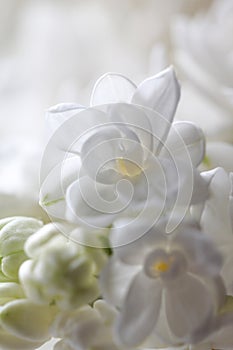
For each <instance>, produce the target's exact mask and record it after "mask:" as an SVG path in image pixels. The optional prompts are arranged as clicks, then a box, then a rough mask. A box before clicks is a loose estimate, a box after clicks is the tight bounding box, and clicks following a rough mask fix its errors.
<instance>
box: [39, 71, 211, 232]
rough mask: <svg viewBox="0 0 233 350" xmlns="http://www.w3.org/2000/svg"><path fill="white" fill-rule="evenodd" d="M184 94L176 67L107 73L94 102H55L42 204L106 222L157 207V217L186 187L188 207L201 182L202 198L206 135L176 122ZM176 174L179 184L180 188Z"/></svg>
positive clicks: (80, 219) (95, 223)
mask: <svg viewBox="0 0 233 350" xmlns="http://www.w3.org/2000/svg"><path fill="white" fill-rule="evenodd" d="M179 96H180V89H179V84H178V82H177V79H176V76H175V74H174V71H173V69H172V68H168V69H166V70H164V71H163V72H161V73H159V74H158V75H156V76H154V77H152V78H149V79H146V80H145V81H143V82H142V83H141V84H140V85H139V86H138V87H136V86H135V84H134V83H132V82H131V81H130V80H129V79H127V78H125V77H123V76H121V75H117V74H108V75H105V76H103V77H102V78H100V79H99V81H98V82H97V84H96V86H95V88H94V91H93V94H92V98H91V108H87V109H83V108H81V107H80V106H78V105H70V104H69V105H64V106H58V107H56V108H55V109H52V110H50V112H49V114H48V120H49V122H50V125H54V129H55V130H56V131H55V133H54V135H53V136H52V139H51V142H50V144H49V146H48V148H47V149H46V151H45V155H44V160H43V163H42V179H44V182H43V184H42V188H41V204H42V206H43V207H44V208H45V209H46V211H47V212H48V213H49V214H50V215H51V216H52V217H58V218H61V219H64V218H65V219H67V218H68V219H69V220H70V221H72V222H74V223H79V224H80V223H81V224H82V225H87V226H91V227H92V228H93V227H97V228H104V227H107V226H109V225H111V224H112V222H113V221H114V220H115V219H116V218H117V217H119V214H120V215H121V216H122V215H124V214H126V213H127V215H128V216H133V217H134V218H135V217H136V216H138V215H139V213H142V215H144V214H145V213H146V215H148V216H150V215H152V214H151V212H152V208H153V220H155V218H157V217H158V216H159V215H160V214H161V211H162V210H163V205H164V202H165V201H166V200H168V201H170V202H173V204H174V203H175V200H174V198H175V197H177V196H178V192H179V194H180V195H181V196H182V195H183V196H184V197H185V194H186V198H185V199H182V200H183V202H185V203H183V205H184V207H188V206H189V204H190V202H192V200H193V198H192V195H193V192H195V191H196V190H197V188H198V186H195V183H196V182H198V183H199V185H200V186H199V187H201V188H202V190H200V189H199V196H196V199H197V197H199V198H198V200H199V201H202V200H203V198H205V196H206V192H205V190H204V185H203V184H202V185H201V182H202V181H201V179H200V178H199V177H198V173H197V172H196V171H195V170H194V169H193V167H194V168H195V167H196V166H197V165H198V164H199V163H200V162H201V161H202V159H203V156H204V150H205V142H204V136H203V133H202V132H201V131H200V129H199V128H197V127H196V126H195V125H193V124H191V123H185V122H183V123H176V124H174V126H173V127H171V123H172V120H173V117H174V113H175V111H176V107H177V104H178V101H179ZM59 124H60V127H59V126H58V125H59ZM56 149H57V153H55V156H54V159H55V160H54V162H51V154H53V153H52V152H55V151H54V150H56ZM58 149H60V154H59V151H58ZM65 153H66V158H65V159H64V155H65ZM67 155H68V156H67ZM59 157H60V159H61V161H60V163H59V162H58V159H59ZM193 178H194V191H193ZM177 182H178V183H179V186H180V188H182V191H179V189H177V186H176V188H175V186H174V183H177ZM166 191H167V193H166ZM166 196H167V197H166ZM171 197H172V198H171ZM196 199H195V200H194V201H196ZM182 200H181V202H182ZM178 202H179V200H178ZM166 205H168V206H169V205H170V206H172V204H171V203H166ZM143 210H144V212H143ZM65 213H66V215H65Z"/></svg>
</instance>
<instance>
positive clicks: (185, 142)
mask: <svg viewBox="0 0 233 350" xmlns="http://www.w3.org/2000/svg"><path fill="white" fill-rule="evenodd" d="M184 152H185V154H184ZM161 153H162V155H163V156H164V157H166V156H169V155H170V156H173V157H175V158H180V159H182V158H183V157H184V156H185V157H187V156H186V154H189V155H190V159H191V161H192V164H193V166H195V167H196V166H198V165H199V164H200V163H201V162H202V160H203V157H204V154H205V137H204V134H203V132H202V130H201V129H200V128H198V127H197V126H195V125H194V124H193V123H191V122H175V123H174V124H172V127H171V129H170V133H169V135H168V138H167V140H166V144H165V147H164V148H163V150H162V152H161Z"/></svg>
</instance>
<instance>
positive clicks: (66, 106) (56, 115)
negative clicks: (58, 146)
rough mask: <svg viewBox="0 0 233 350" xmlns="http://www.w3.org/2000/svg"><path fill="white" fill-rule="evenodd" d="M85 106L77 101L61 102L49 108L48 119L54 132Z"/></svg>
mask: <svg viewBox="0 0 233 350" xmlns="http://www.w3.org/2000/svg"><path fill="white" fill-rule="evenodd" d="M84 109H85V107H83V106H81V105H78V104H76V103H60V104H58V105H56V106H53V107H51V108H49V110H48V111H47V113H46V121H47V123H48V126H49V128H50V130H51V131H52V132H54V131H55V130H56V129H57V128H59V127H60V126H61V125H62V124H63V123H64V122H65V121H66V120H68V119H69V118H70V117H72V116H73V115H75V114H77V113H79V112H81V111H82V110H84Z"/></svg>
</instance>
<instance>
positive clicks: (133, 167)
mask: <svg viewBox="0 0 233 350" xmlns="http://www.w3.org/2000/svg"><path fill="white" fill-rule="evenodd" d="M116 165H117V170H118V172H119V173H120V174H121V175H123V176H128V177H135V176H137V175H139V174H141V172H142V169H141V168H140V166H138V165H137V164H135V163H133V162H132V161H130V160H127V159H124V158H118V159H117V160H116Z"/></svg>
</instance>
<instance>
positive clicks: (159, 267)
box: [152, 260, 170, 275]
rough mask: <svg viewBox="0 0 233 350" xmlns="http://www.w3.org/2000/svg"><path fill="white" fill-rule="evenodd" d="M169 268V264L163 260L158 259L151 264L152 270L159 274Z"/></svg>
mask: <svg viewBox="0 0 233 350" xmlns="http://www.w3.org/2000/svg"><path fill="white" fill-rule="evenodd" d="M169 268H170V264H169V263H168V262H166V261H164V260H159V261H156V262H155V263H154V264H153V265H152V270H153V271H154V272H155V273H157V274H159V275H160V274H161V273H163V272H166V271H168V270H169Z"/></svg>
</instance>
